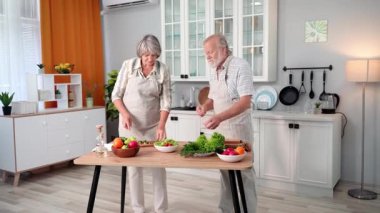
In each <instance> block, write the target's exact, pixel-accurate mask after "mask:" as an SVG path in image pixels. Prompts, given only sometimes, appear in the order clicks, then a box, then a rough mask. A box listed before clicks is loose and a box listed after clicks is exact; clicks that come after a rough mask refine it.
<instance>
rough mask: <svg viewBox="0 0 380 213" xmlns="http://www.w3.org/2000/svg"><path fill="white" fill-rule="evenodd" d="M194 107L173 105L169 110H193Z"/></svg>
mask: <svg viewBox="0 0 380 213" xmlns="http://www.w3.org/2000/svg"><path fill="white" fill-rule="evenodd" d="M195 108H196V107H173V108H171V110H184V111H195Z"/></svg>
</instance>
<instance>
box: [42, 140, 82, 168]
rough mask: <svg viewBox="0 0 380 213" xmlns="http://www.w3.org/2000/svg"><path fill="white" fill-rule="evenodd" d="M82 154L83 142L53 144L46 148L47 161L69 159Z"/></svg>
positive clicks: (54, 161) (53, 161)
mask: <svg viewBox="0 0 380 213" xmlns="http://www.w3.org/2000/svg"><path fill="white" fill-rule="evenodd" d="M82 154H84V144H83V143H72V144H65V145H61V146H55V147H51V148H49V149H48V154H47V156H48V161H49V163H56V162H60V161H65V160H70V159H73V158H76V157H78V156H80V155H82Z"/></svg>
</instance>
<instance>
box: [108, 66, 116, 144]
mask: <svg viewBox="0 0 380 213" xmlns="http://www.w3.org/2000/svg"><path fill="white" fill-rule="evenodd" d="M118 74H119V71H118V70H112V71H111V72H109V73H107V76H108V80H107V84H106V85H105V87H104V92H105V95H104V99H105V102H106V117H107V141H111V140H113V139H114V138H115V137H117V136H118V135H119V132H118V124H119V111H118V110H117V108H116V107H115V105H114V104H113V103H112V97H111V96H112V91H113V88H114V87H115V83H116V79H117V75H118Z"/></svg>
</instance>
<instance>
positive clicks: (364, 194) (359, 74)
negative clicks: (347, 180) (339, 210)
mask: <svg viewBox="0 0 380 213" xmlns="http://www.w3.org/2000/svg"><path fill="white" fill-rule="evenodd" d="M346 78H347V80H348V81H352V82H361V83H362V141H361V148H362V162H361V185H360V188H359V189H350V190H348V194H349V195H350V196H351V197H354V198H358V199H363V200H372V199H376V198H377V194H376V193H375V192H372V191H369V190H365V189H364V188H363V184H364V130H365V89H366V85H367V83H370V82H380V59H358V60H349V61H347V63H346Z"/></svg>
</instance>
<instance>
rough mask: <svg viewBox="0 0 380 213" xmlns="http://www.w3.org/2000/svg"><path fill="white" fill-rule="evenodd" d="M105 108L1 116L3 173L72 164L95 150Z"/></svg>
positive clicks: (0, 157) (15, 182) (103, 121)
mask: <svg viewBox="0 0 380 213" xmlns="http://www.w3.org/2000/svg"><path fill="white" fill-rule="evenodd" d="M105 121H106V120H105V109H104V107H94V108H85V109H84V108H83V109H76V110H62V111H59V112H58V111H57V112H54V113H53V112H51V113H39V114H27V115H12V116H0V135H1V142H0V143H1V147H2V148H1V149H0V170H4V171H5V172H11V173H15V179H14V185H16V186H17V185H18V181H19V177H20V173H21V172H24V171H28V170H32V169H35V168H38V167H42V166H47V165H52V164H55V163H58V162H62V161H67V160H71V159H73V158H76V157H78V156H80V155H82V154H84V153H86V152H89V151H91V150H92V148H94V147H95V146H96V143H97V141H96V136H97V134H98V133H97V131H96V127H95V126H96V125H98V124H102V125H104V126H105Z"/></svg>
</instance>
